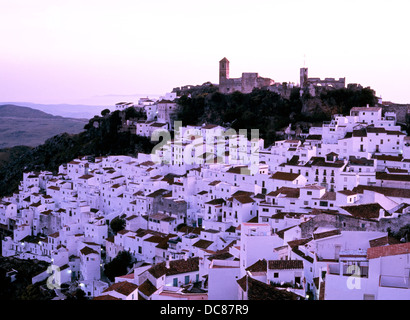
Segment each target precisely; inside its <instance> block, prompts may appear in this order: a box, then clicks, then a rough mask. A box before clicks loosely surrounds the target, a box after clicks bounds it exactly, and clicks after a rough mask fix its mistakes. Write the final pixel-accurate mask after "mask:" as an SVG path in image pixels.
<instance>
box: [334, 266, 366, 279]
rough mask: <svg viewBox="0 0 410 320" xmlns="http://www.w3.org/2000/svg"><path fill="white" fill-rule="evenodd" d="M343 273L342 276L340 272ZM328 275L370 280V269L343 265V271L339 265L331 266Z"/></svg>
mask: <svg viewBox="0 0 410 320" xmlns="http://www.w3.org/2000/svg"><path fill="white" fill-rule="evenodd" d="M341 271H342V274H340V272H341ZM328 273H329V274H333V275H342V276H345V277H350V276H356V277H361V278H368V276H369V267H368V266H353V265H342V270H341V269H340V265H339V264H329V265H328Z"/></svg>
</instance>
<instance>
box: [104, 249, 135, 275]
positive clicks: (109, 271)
mask: <svg viewBox="0 0 410 320" xmlns="http://www.w3.org/2000/svg"><path fill="white" fill-rule="evenodd" d="M131 266H132V256H131V254H130V253H129V252H128V251H121V252H119V253H118V255H117V256H116V257H115V258H114V259H113V260H112V261H111V262H109V263H107V264H106V265H105V266H104V273H105V275H106V276H107V278H108V279H110V281H114V280H115V277H118V276H122V275H124V274H126V273H127V271H128V267H131Z"/></svg>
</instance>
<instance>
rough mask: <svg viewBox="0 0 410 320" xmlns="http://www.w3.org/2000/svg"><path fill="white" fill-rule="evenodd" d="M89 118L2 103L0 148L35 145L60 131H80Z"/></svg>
mask: <svg viewBox="0 0 410 320" xmlns="http://www.w3.org/2000/svg"><path fill="white" fill-rule="evenodd" d="M87 122H88V120H87V119H79V118H65V117H61V116H54V115H51V114H48V113H46V112H43V111H40V110H35V109H32V108H28V107H21V106H16V105H10V104H8V105H0V148H10V147H14V146H28V147H35V146H38V145H40V144H42V143H44V142H45V141H46V140H47V139H49V138H51V137H53V136H55V135H57V134H60V133H64V132H67V133H70V134H74V133H79V132H81V131H83V130H84V125H85V124H86V123H87Z"/></svg>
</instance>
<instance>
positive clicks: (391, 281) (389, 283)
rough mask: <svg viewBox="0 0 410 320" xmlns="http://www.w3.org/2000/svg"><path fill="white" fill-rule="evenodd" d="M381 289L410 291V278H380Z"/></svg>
mask: <svg viewBox="0 0 410 320" xmlns="http://www.w3.org/2000/svg"><path fill="white" fill-rule="evenodd" d="M379 286H380V287H387V288H400V289H410V278H409V277H399V276H380V279H379Z"/></svg>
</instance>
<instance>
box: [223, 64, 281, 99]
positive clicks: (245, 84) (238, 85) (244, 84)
mask: <svg viewBox="0 0 410 320" xmlns="http://www.w3.org/2000/svg"><path fill="white" fill-rule="evenodd" d="M274 83H275V81H274V80H272V79H269V78H263V77H260V76H259V75H258V74H257V73H254V72H244V73H242V77H240V78H232V79H231V78H229V60H228V59H226V58H223V59H222V60H221V61H219V92H222V93H231V92H234V91H240V92H242V93H250V92H252V90H253V89H254V88H264V87H268V86H271V85H273V84H274Z"/></svg>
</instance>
